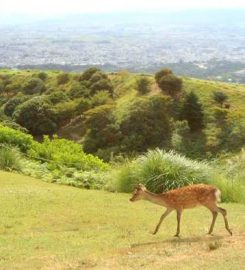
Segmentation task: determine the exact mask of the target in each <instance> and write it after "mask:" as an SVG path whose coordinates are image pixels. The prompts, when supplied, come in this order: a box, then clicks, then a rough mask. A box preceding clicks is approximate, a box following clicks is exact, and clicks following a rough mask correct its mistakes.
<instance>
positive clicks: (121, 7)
mask: <svg viewBox="0 0 245 270" xmlns="http://www.w3.org/2000/svg"><path fill="white" fill-rule="evenodd" d="M197 8H198V9H199V8H245V0H0V14H6V15H8V14H15V13H26V14H38V15H50V14H71V13H90V12H96V13H97V12H113V11H115V12H118V11H160V10H166V9H167V10H169V9H170V10H176V9H177V10H179V9H197Z"/></svg>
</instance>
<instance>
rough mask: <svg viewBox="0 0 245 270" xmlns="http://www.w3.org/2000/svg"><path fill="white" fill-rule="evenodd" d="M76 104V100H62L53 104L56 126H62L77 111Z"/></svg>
mask: <svg viewBox="0 0 245 270" xmlns="http://www.w3.org/2000/svg"><path fill="white" fill-rule="evenodd" d="M77 106H78V104H77V102H76V101H68V102H62V103H58V104H57V105H56V106H55V108H54V110H55V119H56V123H57V124H58V126H62V125H63V124H64V123H66V122H67V121H68V120H70V119H71V118H73V117H74V116H75V114H76V113H77Z"/></svg>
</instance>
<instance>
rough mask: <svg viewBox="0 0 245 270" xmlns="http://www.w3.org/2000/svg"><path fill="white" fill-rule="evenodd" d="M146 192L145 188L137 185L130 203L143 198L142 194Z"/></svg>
mask: <svg viewBox="0 0 245 270" xmlns="http://www.w3.org/2000/svg"><path fill="white" fill-rule="evenodd" d="M145 191H146V187H145V186H144V185H142V184H139V185H138V186H137V187H136V188H135V190H134V192H133V194H132V197H131V198H130V199H129V200H130V201H131V202H134V201H138V200H141V199H143V198H144V193H145Z"/></svg>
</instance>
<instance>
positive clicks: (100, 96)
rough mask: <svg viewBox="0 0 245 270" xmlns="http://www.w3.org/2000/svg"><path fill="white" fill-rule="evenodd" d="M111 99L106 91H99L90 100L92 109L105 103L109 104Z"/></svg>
mask: <svg viewBox="0 0 245 270" xmlns="http://www.w3.org/2000/svg"><path fill="white" fill-rule="evenodd" d="M111 102H112V99H111V97H110V94H109V93H108V92H107V91H100V92H98V93H96V94H95V95H93V97H92V98H91V105H92V106H93V107H96V106H100V105H104V104H106V103H111Z"/></svg>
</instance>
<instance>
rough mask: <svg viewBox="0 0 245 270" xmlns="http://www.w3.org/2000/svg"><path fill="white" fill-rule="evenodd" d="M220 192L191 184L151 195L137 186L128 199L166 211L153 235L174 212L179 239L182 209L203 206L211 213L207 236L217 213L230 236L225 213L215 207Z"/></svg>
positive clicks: (212, 227) (210, 232) (202, 185)
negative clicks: (160, 207)
mask: <svg viewBox="0 0 245 270" xmlns="http://www.w3.org/2000/svg"><path fill="white" fill-rule="evenodd" d="M220 196H221V192H220V190H219V189H218V188H216V187H214V186H212V185H206V184H193V185H189V186H185V187H181V188H177V189H173V190H170V191H168V192H165V193H161V194H156V193H152V192H150V191H149V190H147V188H146V187H145V186H144V185H142V184H139V185H138V186H137V187H136V188H135V190H134V192H133V194H132V197H131V198H130V199H129V200H130V201H131V202H134V201H138V200H141V199H143V200H147V201H150V202H152V203H155V204H158V205H161V206H164V207H166V211H165V212H164V213H163V215H162V216H161V218H160V220H159V222H158V224H157V226H156V228H155V230H154V232H153V234H156V233H157V232H158V230H159V228H160V226H161V224H162V222H163V220H164V219H165V218H166V217H167V216H168V215H169V214H170V213H171V212H172V211H174V210H176V212H177V231H176V234H175V235H174V236H175V237H179V234H180V220H181V215H182V212H183V210H184V209H190V208H194V207H197V206H204V207H206V208H208V209H209V210H210V211H211V213H212V217H213V219H212V223H211V225H210V228H209V231H208V234H209V235H212V232H213V229H214V225H215V221H216V218H217V215H218V213H220V214H222V216H223V218H224V223H225V228H226V230H227V231H228V232H229V234H230V235H232V231H231V230H230V228H229V224H228V220H227V211H226V210H225V209H223V208H221V207H219V206H218V205H217V203H218V202H220Z"/></svg>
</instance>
